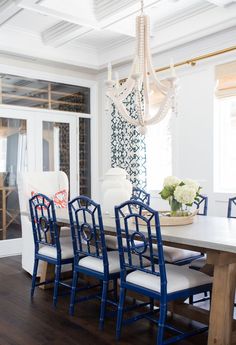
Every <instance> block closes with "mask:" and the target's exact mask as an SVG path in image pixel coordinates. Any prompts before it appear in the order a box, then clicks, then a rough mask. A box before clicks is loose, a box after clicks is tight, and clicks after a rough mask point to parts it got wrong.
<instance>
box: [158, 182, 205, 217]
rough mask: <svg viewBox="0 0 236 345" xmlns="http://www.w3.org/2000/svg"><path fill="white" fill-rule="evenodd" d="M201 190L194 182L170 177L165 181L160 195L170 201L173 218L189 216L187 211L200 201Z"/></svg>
mask: <svg viewBox="0 0 236 345" xmlns="http://www.w3.org/2000/svg"><path fill="white" fill-rule="evenodd" d="M200 189H201V187H200V186H199V184H198V183H197V182H196V181H194V180H191V179H185V180H181V179H179V178H178V177H175V176H168V177H166V178H165V180H164V185H163V189H162V191H161V192H160V195H161V197H162V199H164V200H168V201H169V204H170V208H171V215H172V216H178V215H179V216H186V215H188V214H189V212H188V211H186V209H187V206H192V205H193V203H194V201H199V199H198V196H199V192H200ZM183 206H185V210H184V209H183Z"/></svg>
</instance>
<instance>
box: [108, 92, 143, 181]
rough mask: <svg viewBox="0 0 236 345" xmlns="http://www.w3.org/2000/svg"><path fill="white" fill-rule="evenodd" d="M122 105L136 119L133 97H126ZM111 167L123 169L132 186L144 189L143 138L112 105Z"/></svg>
mask: <svg viewBox="0 0 236 345" xmlns="http://www.w3.org/2000/svg"><path fill="white" fill-rule="evenodd" d="M124 103H125V106H126V108H127V109H128V110H129V112H130V115H131V116H132V117H133V118H136V117H137V114H136V112H135V99H134V95H133V94H132V95H130V96H128V97H127V98H126V102H124ZM111 166H112V167H113V168H115V167H120V168H123V169H125V170H126V171H127V173H128V175H129V178H130V181H131V183H132V184H133V186H138V187H140V188H146V185H147V177H146V175H147V172H146V144H145V136H143V135H141V134H140V133H138V132H137V130H136V127H135V126H134V125H131V124H129V123H128V122H127V121H125V120H124V119H123V118H122V117H121V116H120V115H119V113H118V112H117V110H116V108H115V106H114V105H112V112H111Z"/></svg>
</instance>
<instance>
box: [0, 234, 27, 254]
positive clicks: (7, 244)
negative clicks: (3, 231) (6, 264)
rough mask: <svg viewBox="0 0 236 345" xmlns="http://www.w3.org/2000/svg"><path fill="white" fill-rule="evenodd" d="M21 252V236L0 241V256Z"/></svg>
mask: <svg viewBox="0 0 236 345" xmlns="http://www.w3.org/2000/svg"><path fill="white" fill-rule="evenodd" d="M21 254H22V238H15V239H12V240H3V241H0V258H4V257H7V256H14V255H21Z"/></svg>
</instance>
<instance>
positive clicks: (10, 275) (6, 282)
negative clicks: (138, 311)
mask: <svg viewBox="0 0 236 345" xmlns="http://www.w3.org/2000/svg"><path fill="white" fill-rule="evenodd" d="M30 285H31V277H30V276H29V275H28V274H27V273H25V272H24V271H23V270H22V269H21V258H20V257H8V258H4V259H0V345H90V344H91V345H92V344H93V345H108V344H120V345H127V344H134V345H139V344H142V345H154V344H156V332H157V328H156V326H155V325H154V324H151V323H150V322H148V321H145V320H142V321H138V322H136V323H135V324H132V325H131V326H127V327H124V328H123V334H122V340H121V341H119V342H116V340H115V320H114V319H112V318H110V319H108V320H107V321H106V324H105V329H104V331H103V332H101V331H99V329H98V317H99V302H98V301H95V300H91V301H88V302H83V303H80V304H79V305H77V306H76V312H75V316H74V317H71V316H69V314H68V306H69V296H60V297H59V302H58V307H57V309H54V308H53V306H52V290H47V291H43V290H40V289H37V290H36V293H35V297H34V300H33V302H31V299H30ZM173 323H175V325H176V324H179V325H181V326H182V327H183V328H184V329H186V328H187V329H190V328H192V327H193V325H196V323H194V322H191V321H189V320H188V321H187V320H185V319H182V318H177V317H174V319H173ZM206 343H207V334H206V333H205V334H202V335H198V336H195V337H192V338H189V339H188V340H187V341H182V342H179V343H178V344H180V345H187V344H188V345H190V344H194V345H205V344H206Z"/></svg>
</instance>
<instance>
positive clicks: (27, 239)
mask: <svg viewBox="0 0 236 345" xmlns="http://www.w3.org/2000/svg"><path fill="white" fill-rule="evenodd" d="M17 185H18V192H19V202H20V212H21V226H22V241H23V243H22V268H23V269H24V270H25V271H27V272H28V273H30V274H31V275H32V273H33V265H34V241H33V232H32V225H31V220H30V218H29V216H28V215H27V213H29V199H30V198H31V197H32V194H33V193H43V194H45V195H47V196H48V197H49V198H52V197H53V196H54V195H55V194H57V193H58V192H60V191H66V193H65V195H66V205H67V202H68V191H69V188H68V178H67V176H66V174H65V173H64V172H62V171H45V172H26V173H19V174H18V176H17ZM61 242H63V243H65V244H68V245H69V246H70V245H71V234H70V229H69V228H62V229H61ZM38 273H39V274H40V267H39V270H38Z"/></svg>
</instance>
